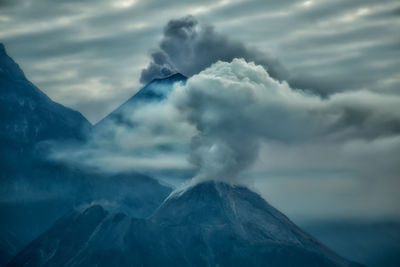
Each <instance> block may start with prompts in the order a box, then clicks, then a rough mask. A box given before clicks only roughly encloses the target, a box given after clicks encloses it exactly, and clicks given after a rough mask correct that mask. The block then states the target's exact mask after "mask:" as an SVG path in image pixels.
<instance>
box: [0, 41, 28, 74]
mask: <svg viewBox="0 0 400 267" xmlns="http://www.w3.org/2000/svg"><path fill="white" fill-rule="evenodd" d="M1 77H4V78H8V79H11V80H25V79H26V78H25V75H24V72H23V71H22V70H21V69H20V67H19V66H18V64H17V63H15V61H14V60H13V59H12V58H11V57H10V56H9V55H8V54H7V51H6V48H5V46H4V44H3V43H0V78H1Z"/></svg>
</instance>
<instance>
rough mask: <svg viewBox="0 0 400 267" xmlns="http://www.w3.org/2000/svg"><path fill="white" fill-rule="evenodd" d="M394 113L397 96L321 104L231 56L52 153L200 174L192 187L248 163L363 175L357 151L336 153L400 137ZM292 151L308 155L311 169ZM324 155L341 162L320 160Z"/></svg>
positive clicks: (235, 173)
mask: <svg viewBox="0 0 400 267" xmlns="http://www.w3.org/2000/svg"><path fill="white" fill-rule="evenodd" d="M399 107H400V98H398V97H393V96H389V95H384V94H376V93H372V92H368V91H357V92H344V93H337V94H334V95H332V96H330V97H329V98H321V97H319V96H316V95H313V94H311V93H307V92H305V91H303V90H296V89H293V88H291V87H290V86H289V85H288V84H287V83H286V82H279V81H277V80H275V79H273V78H272V77H271V76H270V75H269V74H268V72H267V71H266V70H265V69H264V68H263V67H262V66H260V65H256V64H254V63H248V62H246V61H245V60H243V59H234V60H233V61H232V62H230V63H228V62H217V63H215V64H213V65H212V66H211V67H209V68H207V69H205V70H204V71H202V72H200V73H199V74H197V75H194V76H193V77H191V78H189V79H188V80H187V82H186V84H176V85H175V87H174V89H173V90H172V92H171V93H169V95H167V98H166V99H164V100H162V101H159V102H149V103H143V104H142V105H137V106H135V108H134V109H132V110H130V109H128V110H127V111H126V113H127V114H123V120H124V122H126V123H124V124H118V123H116V122H112V123H111V124H110V125H107V127H105V128H106V129H105V131H104V132H103V131H100V132H97V134H96V135H95V136H94V138H93V139H92V141H91V143H90V144H88V145H87V146H85V147H83V148H79V149H78V150H74V151H72V153H71V150H70V151H67V152H65V153H64V152H63V153H61V152H60V151H57V152H58V153H57V155H56V156H58V159H60V158H62V159H64V160H65V159H66V160H69V161H71V160H74V161H75V163H79V164H86V165H89V166H92V167H97V168H100V169H104V170H107V171H112V172H118V171H121V170H123V171H127V170H134V171H145V172H153V173H154V172H155V171H157V170H158V171H165V170H168V171H171V173H172V175H175V174H176V172H175V171H176V170H183V171H184V172H185V173H187V171H188V172H189V174H192V173H193V171H197V175H196V179H195V180H196V181H198V180H202V179H216V180H224V181H228V182H233V183H236V182H242V181H244V179H243V176H241V174H242V172H243V171H246V170H248V169H249V167H251V166H252V165H253V164H254V163H255V162H257V168H259V169H260V165H262V166H264V167H265V168H264V169H263V170H261V171H264V172H265V171H268V169H269V168H271V167H273V166H272V165H275V166H279V167H280V168H281V169H282V168H286V169H291V167H296V168H301V166H299V164H297V165H296V164H294V163H296V162H299V163H301V162H303V163H304V164H308V167H313V166H311V165H310V164H315V168H320V167H321V166H318V164H321V163H323V164H324V166H323V167H324V168H325V167H326V168H336V167H337V166H344V163H345V162H344V161H338V159H335V157H336V158H345V157H343V154H345V155H348V157H346V161H347V162H351V161H353V163H354V164H353V165H354V166H350V165H351V164H347V166H346V168H347V167H349V166H350V167H355V168H358V169H360V168H363V166H364V165H365V164H364V165H363V166H361V165H360V164H356V162H357V160H359V158H360V157H361V155H360V153H356V154H354V155H353V156H352V154H351V153H350V152H351V151H350V152H349V151H347V152H343V153H342V152H340V151H339V152H338V151H337V149H338V147H340V148H341V149H342V150H343V149H346V147H347V146H348V144H351V143H360V142H361V143H362V144H364V143H366V144H368V143H371V142H373V141H374V140H381V139H382V140H383V138H391V137H396V136H399V133H400V108H399ZM129 125H134V127H131V126H129ZM375 143H381V142H375ZM260 149H261V150H262V152H263V153H262V160H263V161H262V162H261V163H260V159H259V150H260ZM357 149H359V146H357ZM350 150H351V149H350ZM298 151H309V152H308V153H310V154H312V153H314V154H315V155H313V158H314V163H313V162H310V161H308V162H305V161H304V160H303V159H302V155H300V154H301V153H300V154H299V153H297V152H298ZM324 151H325V152H326V153H331V154H332V155H338V156H330V157H328V156H327V157H326V158H327V159H329V160H327V161H330V162H331V163H329V162H328V163H327V162H322V161H321V160H320V158H322V157H325V156H323V155H322V154H323V152H324ZM343 151H344V150H343ZM385 151H387V149H386V148H384V149H383V152H382V153H381V154H383V155H384V154H385V153H386V152H385ZM395 151H398V150H397V149H395ZM325 152H324V153H325ZM316 154H318V155H316ZM364 154H365V153H364ZM188 158H189V161H187V159H188ZM333 161H336V162H333ZM370 161H371V160H370V159H369V160H366V162H370ZM363 162H364V161H363ZM375 162H376V160H375ZM271 164H272V165H271ZM285 164H286V166H285ZM300 165H301V164H300ZM367 165H368V164H367ZM262 166H261V169H262ZM376 168H377V167H376ZM294 169H295V168H294ZM159 173H160V172H158V174H159ZM246 175H247V173H246Z"/></svg>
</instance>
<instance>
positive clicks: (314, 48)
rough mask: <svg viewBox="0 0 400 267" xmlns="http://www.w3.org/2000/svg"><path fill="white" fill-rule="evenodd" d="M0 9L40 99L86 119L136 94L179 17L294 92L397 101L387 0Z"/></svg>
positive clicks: (3, 32) (38, 3)
mask: <svg viewBox="0 0 400 267" xmlns="http://www.w3.org/2000/svg"><path fill="white" fill-rule="evenodd" d="M0 4H1V8H0V41H2V42H4V43H5V45H6V48H7V50H8V52H9V53H10V55H11V56H13V57H14V58H15V59H16V61H17V62H18V63H19V64H20V65H21V67H22V68H23V69H24V71H25V73H26V74H27V76H28V78H30V79H31V80H32V82H34V83H35V84H36V85H38V87H39V88H41V89H42V90H44V91H45V92H46V93H47V94H48V95H49V96H50V97H52V98H53V99H54V100H56V101H58V102H61V103H62V104H64V105H67V106H70V107H72V108H75V109H78V110H79V111H81V112H82V113H83V114H84V115H85V116H87V117H88V118H89V120H90V121H92V122H96V121H98V120H99V119H101V118H102V117H103V116H105V115H106V114H107V113H108V112H110V111H111V110H112V109H113V108H115V107H117V106H118V105H119V104H120V103H122V102H124V100H125V99H127V98H128V97H129V96H131V95H132V94H133V93H134V92H135V91H137V90H138V89H139V88H140V84H139V78H140V75H141V70H142V69H143V68H145V67H146V66H147V65H148V56H147V54H148V52H149V49H151V48H156V46H157V44H158V43H159V40H161V39H162V36H163V32H162V29H163V26H164V25H166V24H167V22H168V21H170V20H171V19H173V18H180V17H182V16H184V15H186V14H193V15H194V16H196V18H197V19H198V20H199V21H200V24H211V25H214V27H215V30H214V31H213V33H214V35H213V36H228V40H236V41H237V42H242V43H244V44H245V45H246V47H251V48H253V47H254V48H256V49H257V50H259V51H261V52H263V53H269V54H270V55H272V56H273V57H274V58H277V59H279V60H280V62H282V65H283V66H284V67H285V68H286V69H287V70H288V73H289V74H290V84H291V85H292V86H293V87H295V88H308V89H310V90H313V91H314V92H318V93H319V94H321V95H329V94H331V93H334V92H337V91H348V90H359V89H367V90H371V91H377V92H379V93H388V94H398V88H399V85H400V80H399V78H398V72H399V69H400V63H399V61H398V60H397V58H399V57H400V48H399V42H400V39H399V36H398V28H399V26H400V22H399V20H398V16H399V12H398V10H399V8H400V5H399V3H398V1H395V0H391V1H388V0H383V1H376V0H363V1H361V0H356V1H347V0H338V1H330V0H321V1H314V0H311V1H303V0H302V1H272V0H249V1H247V0H246V1H244V0H239V1H184V2H183V1H175V0H174V1H168V4H167V3H164V4H160V3H159V2H158V1H151V0H149V1H140V0H136V1H133V0H116V1H105V0H100V1H92V0H90V1H89V0H85V1H50V0H24V1H21V0H15V1H2V2H0ZM93 6H96V8H93ZM229 42H231V41H229ZM259 63H260V62H259ZM261 63H262V62H261Z"/></svg>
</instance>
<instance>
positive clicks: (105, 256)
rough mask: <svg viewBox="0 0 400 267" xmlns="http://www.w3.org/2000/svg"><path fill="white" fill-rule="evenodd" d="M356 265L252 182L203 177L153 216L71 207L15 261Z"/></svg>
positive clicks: (33, 263) (14, 263) (42, 263)
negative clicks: (304, 227)
mask: <svg viewBox="0 0 400 267" xmlns="http://www.w3.org/2000/svg"><path fill="white" fill-rule="evenodd" d="M22 265H23V266H357V264H353V263H351V262H348V261H346V260H345V259H343V258H341V257H339V256H338V255H336V254H335V253H334V252H332V251H330V250H329V249H328V248H326V247H325V246H323V245H322V244H321V243H319V242H318V241H317V240H315V239H314V238H313V237H311V236H309V235H308V234H306V233H305V232H303V231H302V230H301V229H299V228H298V227H297V226H296V225H294V224H293V223H292V222H291V221H290V220H289V219H288V218H287V217H286V216H284V215H283V214H282V213H280V212H279V211H278V210H276V209H275V208H273V207H271V206H270V205H269V204H268V203H267V202H266V201H265V200H264V199H263V198H261V197H260V196H259V195H258V194H256V193H254V192H252V191H250V190H249V189H247V188H246V187H242V186H232V185H228V184H225V183H220V182H203V183H200V184H198V185H195V186H192V187H189V188H187V189H185V190H183V191H179V192H175V193H173V194H172V195H170V196H169V197H168V198H167V199H166V200H165V201H164V203H163V204H162V205H161V206H160V207H159V208H158V210H157V211H156V212H155V213H154V214H153V215H152V216H150V217H149V218H147V219H137V218H132V217H129V216H127V215H125V214H123V213H117V214H113V213H109V212H108V211H106V210H105V209H104V208H103V207H101V206H99V205H95V206H92V207H90V208H88V209H86V210H85V211H83V212H77V211H74V212H71V213H70V214H68V215H66V216H64V217H63V218H62V219H60V220H58V221H57V223H56V224H54V225H53V227H52V228H51V229H50V230H48V231H47V232H45V233H44V234H43V235H41V236H40V237H39V238H38V239H36V240H35V241H33V242H32V243H31V244H30V245H28V246H27V247H26V248H25V249H24V250H22V251H21V252H20V253H19V254H18V255H17V256H16V257H15V258H14V259H13V260H12V261H11V262H10V266H22Z"/></svg>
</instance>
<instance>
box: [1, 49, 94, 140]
mask: <svg viewBox="0 0 400 267" xmlns="http://www.w3.org/2000/svg"><path fill="white" fill-rule="evenodd" d="M0 121H1V122H2V123H1V124H0V142H1V144H2V145H4V144H8V143H10V142H12V143H16V144H32V143H35V142H38V141H41V140H45V139H70V138H71V139H78V140H81V139H83V138H84V137H85V134H86V132H87V131H89V130H90V128H91V124H90V123H89V122H88V121H87V120H86V119H85V117H83V116H82V115H81V114H80V113H79V112H77V111H75V110H72V109H69V108H67V107H64V106H62V105H60V104H58V103H56V102H54V101H52V100H51V99H50V98H49V97H47V96H46V95H45V94H44V93H43V92H41V91H40V90H39V89H38V88H37V87H36V86H34V85H33V84H32V83H31V82H29V81H28V80H27V79H26V77H25V75H24V73H23V72H22V70H21V69H20V68H19V66H18V65H17V64H16V63H15V62H14V61H13V60H12V59H11V58H10V57H9V56H8V55H7V53H6V50H5V48H4V45H3V44H0Z"/></svg>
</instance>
